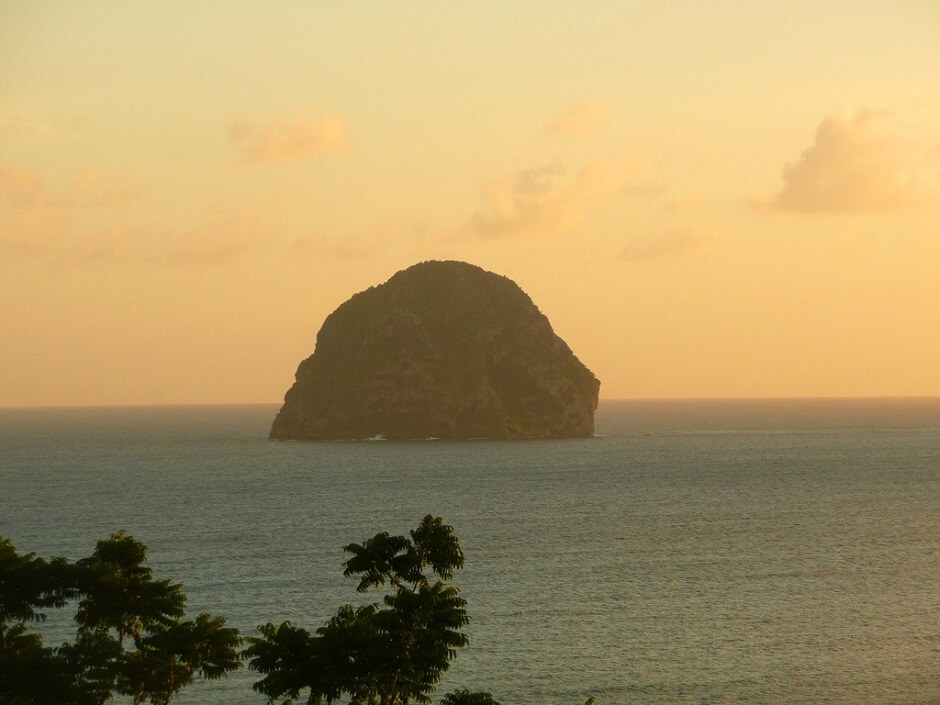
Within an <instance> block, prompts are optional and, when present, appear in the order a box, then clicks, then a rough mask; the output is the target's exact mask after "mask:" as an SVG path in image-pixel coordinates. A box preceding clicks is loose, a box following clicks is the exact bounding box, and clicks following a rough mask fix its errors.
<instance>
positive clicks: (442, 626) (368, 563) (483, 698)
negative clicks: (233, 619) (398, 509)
mask: <svg viewBox="0 0 940 705" xmlns="http://www.w3.org/2000/svg"><path fill="white" fill-rule="evenodd" d="M344 550H345V551H346V552H347V553H349V554H351V557H350V558H349V559H348V560H347V561H346V562H345V563H344V568H345V569H344V571H343V575H345V576H347V577H354V578H358V579H359V585H358V587H357V592H360V593H362V592H365V591H368V590H370V589H378V588H383V587H385V586H388V588H389V589H390V591H389V592H387V593H386V594H385V595H384V596H383V598H382V602H381V604H379V603H373V604H368V605H361V606H358V607H353V606H352V605H349V604H347V605H344V606H343V607H340V609H339V610H338V611H337V613H336V615H335V616H334V617H332V618H331V619H330V620H329V621H328V622H327V623H326V624H324V625H323V626H322V627H320V628H319V629H317V630H316V632H315V633H314V634H311V633H310V632H308V631H306V630H304V629H301V628H299V627H295V626H294V625H292V624H291V623H290V622H284V623H283V624H281V625H280V626H277V627H276V626H274V625H273V624H266V625H264V626H262V627H259V629H260V631H261V636H260V637H256V638H252V639H250V642H251V645H250V646H249V648H248V649H247V650H246V652H245V654H246V656H248V657H249V658H250V659H251V660H250V663H249V667H250V668H252V669H254V670H256V671H258V672H259V673H261V674H263V675H264V677H263V678H262V679H261V680H260V681H258V682H257V683H255V685H254V688H255V690H257V691H258V692H260V693H263V694H264V695H267V696H268V698H269V701H270V702H272V703H273V702H275V701H277V700H278V699H283V702H284V703H292V702H294V700H295V699H296V698H299V697H300V696H301V693H302V692H303V691H305V690H306V691H307V702H308V703H310V704H311V705H320V704H321V703H324V702H326V703H333V702H335V701H336V700H338V699H340V698H341V697H344V696H345V697H346V698H348V700H349V703H350V704H351V705H405V704H406V703H410V702H418V703H428V702H430V694H431V692H432V691H433V690H434V686H435V685H436V684H437V682H438V681H439V680H440V679H441V677H442V676H443V674H444V672H445V671H446V670H447V669H448V667H449V666H450V662H451V661H452V660H453V658H454V657H455V656H456V655H457V649H459V648H461V647H462V646H465V645H466V644H467V635H466V634H464V632H463V631H462V629H463V628H464V627H465V626H466V625H467V623H468V621H469V617H468V616H467V612H466V609H465V608H466V601H465V600H464V599H463V598H462V597H461V596H460V592H459V590H458V589H457V588H456V587H455V586H453V585H450V584H449V583H448V582H447V581H448V580H449V579H450V578H451V577H452V576H453V574H454V571H456V570H458V569H460V568H462V567H463V560H464V558H463V552H462V551H461V549H460V544H459V542H458V540H457V537H456V536H454V532H453V527H451V526H449V525H447V524H445V523H444V522H443V520H442V519H440V518H434V517H432V516H430V515H428V516H426V517H425V518H424V520H423V521H422V522H421V524H420V525H419V526H418V527H417V528H416V529H414V530H412V531H411V532H410V536H407V537H406V536H390V535H389V534H388V533H380V534H376V535H375V536H373V537H372V538H371V539H367V540H366V541H365V542H363V543H362V544H349V545H348V546H345V547H344ZM435 577H436V579H435ZM447 698H450V699H449V700H448V699H447ZM444 702H446V703H448V704H449V705H498V704H497V703H495V701H493V700H492V697H491V696H489V694H488V693H470V692H469V691H460V692H458V693H452V694H449V695H448V696H446V698H445V701H444Z"/></svg>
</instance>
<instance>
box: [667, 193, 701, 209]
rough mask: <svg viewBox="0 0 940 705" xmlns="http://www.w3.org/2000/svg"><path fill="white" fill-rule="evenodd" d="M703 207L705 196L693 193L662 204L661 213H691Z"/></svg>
mask: <svg viewBox="0 0 940 705" xmlns="http://www.w3.org/2000/svg"><path fill="white" fill-rule="evenodd" d="M704 205H705V195H704V194H701V193H693V194H689V195H685V196H676V197H674V198H670V199H669V200H668V201H666V202H665V203H664V204H663V207H662V212H663V213H670V214H672V213H693V212H695V211H697V210H700V209H701V208H702V206H704Z"/></svg>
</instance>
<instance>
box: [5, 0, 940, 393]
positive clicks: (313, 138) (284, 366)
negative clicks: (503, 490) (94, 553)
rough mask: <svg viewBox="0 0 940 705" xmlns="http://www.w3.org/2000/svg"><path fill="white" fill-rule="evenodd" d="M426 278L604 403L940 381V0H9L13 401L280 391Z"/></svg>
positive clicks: (8, 323)
mask: <svg viewBox="0 0 940 705" xmlns="http://www.w3.org/2000/svg"><path fill="white" fill-rule="evenodd" d="M426 259H460V260H465V261H468V262H472V263H474V264H478V265H480V266H482V267H484V268H486V269H489V270H492V271H495V272H498V273H500V274H505V275H507V276H509V277H510V278H512V279H513V280H515V281H516V282H517V283H518V284H519V285H520V286H521V287H522V288H523V289H524V290H525V291H526V292H527V293H528V294H529V295H530V296H531V297H532V299H533V301H534V302H535V303H536V304H537V305H538V306H539V307H540V308H541V310H542V311H543V312H544V313H545V314H546V315H547V316H548V317H549V319H550V320H551V321H552V324H553V326H554V328H555V330H556V332H557V333H558V334H559V335H560V336H561V337H562V338H564V339H565V340H566V341H567V342H568V344H569V345H570V346H571V348H572V349H573V350H574V352H575V353H576V354H577V355H578V356H579V357H580V359H581V360H582V361H583V362H584V363H585V364H586V365H587V366H588V367H589V368H591V370H592V371H593V372H594V373H595V374H596V375H597V376H598V377H599V378H600V380H601V382H602V386H601V397H602V398H607V399H610V398H627V397H631V398H649V397H787V396H921V395H923V396H938V395H940V3H937V2H934V1H933V0H922V1H917V0H910V1H905V2H890V1H888V0H885V1H883V2H874V1H872V2H865V1H863V0H856V1H854V2H848V1H846V2H840V1H837V0H833V1H831V2H802V1H796V2H786V3H782V2H781V3H770V2H753V0H722V1H719V2H691V1H689V2H663V3H649V2H626V1H625V2H614V3H595V4H590V5H588V4H584V3H578V2H550V1H547V2H540V3H530V2H519V3H501V2H474V3H431V2H410V3H369V4H366V3H362V4H359V3H316V2H278V3H260V2H259V3H228V2H209V1H206V2H199V3H182V2H162V3H127V2H117V1H112V2H96V1H94V0H89V1H88V2H65V1H63V2H58V1H53V2H33V1H31V0H7V1H6V2H4V3H2V4H0V331H2V337H0V406H39V405H99V404H167V403H169V404H176V403H234V402H277V401H280V400H281V398H282V396H283V394H284V392H285V391H286V389H287V388H288V386H289V385H290V383H291V382H292V380H293V374H294V371H295V369H296V366H297V364H298V363H299V362H300V360H301V359H302V358H304V357H306V356H307V355H309V354H310V353H311V352H312V351H313V347H314V342H315V336H316V332H317V330H318V329H319V327H320V324H321V323H322V321H323V319H324V318H325V316H327V315H328V314H329V313H330V312H331V311H332V310H333V309H334V308H336V306H338V305H339V304H340V303H342V302H343V301H345V300H346V299H347V298H349V296H351V295H352V294H354V293H355V292H357V291H360V290H362V289H364V288H367V287H368V286H370V285H373V284H377V283H380V282H382V281H385V280H386V279H387V278H388V277H389V276H391V275H392V274H393V273H394V272H395V271H397V270H399V269H403V268H404V267H407V266H409V265H411V264H413V263H415V262H418V261H421V260H426Z"/></svg>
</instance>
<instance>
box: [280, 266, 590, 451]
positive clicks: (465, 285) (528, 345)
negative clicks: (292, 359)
mask: <svg viewBox="0 0 940 705" xmlns="http://www.w3.org/2000/svg"><path fill="white" fill-rule="evenodd" d="M599 388H600V382H599V381H598V380H597V378H596V377H594V375H593V374H592V373H591V371H590V370H588V369H587V368H586V367H585V366H584V365H583V364H581V362H580V361H579V360H578V359H577V358H576V357H575V356H574V354H573V353H572V352H571V350H570V349H569V348H568V346H567V345H566V344H565V342H564V341H563V340H562V339H561V338H559V337H558V336H557V335H555V333H554V331H553V330H552V327H551V324H550V323H549V322H548V319H547V318H546V317H545V316H544V315H543V314H542V313H541V312H540V311H539V310H538V309H537V308H536V307H535V305H534V304H533V303H532V300H531V299H530V298H529V297H528V296H527V295H526V294H525V292H523V291H522V289H520V288H519V286H518V285H516V283H515V282H513V281H512V280H510V279H508V278H506V277H503V276H499V275H497V274H493V273H492V272H487V271H485V270H483V269H480V268H479V267H476V266H473V265H470V264H466V263H464V262H423V263H421V264H416V265H414V266H412V267H409V268H408V269H405V270H403V271H401V272H398V273H397V274H396V275H395V276H393V277H392V278H391V279H389V280H388V281H387V282H385V283H384V284H382V285H380V286H375V287H372V288H370V289H368V290H366V291H363V292H360V293H358V294H356V295H355V296H353V297H352V298H351V299H349V300H348V301H347V302H346V303H344V304H343V305H342V306H340V307H339V308H338V309H336V310H335V311H334V312H333V313H332V314H330V315H329V316H328V317H327V319H326V321H324V323H323V327H322V328H321V329H320V332H319V334H318V335H317V345H316V350H315V352H314V354H313V355H311V356H310V357H308V358H307V359H306V360H304V361H303V362H301V363H300V366H299V367H298V368H297V375H296V382H295V383H294V385H293V386H292V387H291V388H290V389H289V390H288V392H287V394H286V395H285V397H284V405H283V406H282V407H281V410H280V412H279V413H278V415H277V417H276V418H275V419H274V424H273V425H272V427H271V438H281V439H298V440H336V439H357V438H373V437H376V436H380V437H384V438H388V439H416V438H444V439H467V438H552V437H575V436H591V435H593V433H594V410H595V409H596V408H597V396H598V390H599Z"/></svg>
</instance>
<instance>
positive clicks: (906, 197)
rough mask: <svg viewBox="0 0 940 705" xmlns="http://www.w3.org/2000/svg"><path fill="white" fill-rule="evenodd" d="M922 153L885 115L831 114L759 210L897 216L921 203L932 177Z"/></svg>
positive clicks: (892, 118)
mask: <svg viewBox="0 0 940 705" xmlns="http://www.w3.org/2000/svg"><path fill="white" fill-rule="evenodd" d="M926 154H927V152H926V150H919V149H917V148H916V147H915V145H914V144H913V142H912V140H910V139H907V138H905V137H904V136H903V134H902V133H901V131H900V129H899V125H898V124H897V121H896V120H895V118H894V117H893V116H892V115H891V114H890V113H888V112H885V111H876V110H859V111H856V112H853V113H848V114H838V115H830V116H829V117H827V118H826V119H825V120H823V121H822V123H821V124H820V125H819V127H818V129H817V130H816V138H815V141H814V142H813V145H812V146H811V147H810V148H809V149H807V150H806V151H805V152H803V154H802V155H801V156H800V158H799V159H798V160H796V161H795V162H793V163H791V164H788V165H787V166H786V167H784V170H783V187H782V188H781V189H780V191H779V192H778V193H777V194H776V195H774V196H773V197H772V198H770V199H769V200H768V201H764V202H763V203H762V204H761V205H765V206H769V207H771V208H774V209H777V210H782V211H796V212H803V213H857V212H867V211H896V210H902V209H904V208H907V207H909V206H911V205H914V204H916V203H918V202H919V201H921V200H923V198H924V197H925V195H926V193H927V191H928V190H929V188H930V181H932V180H935V178H936V177H935V176H932V175H931V174H930V164H929V159H928V158H927V157H926V156H925V155H926Z"/></svg>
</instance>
